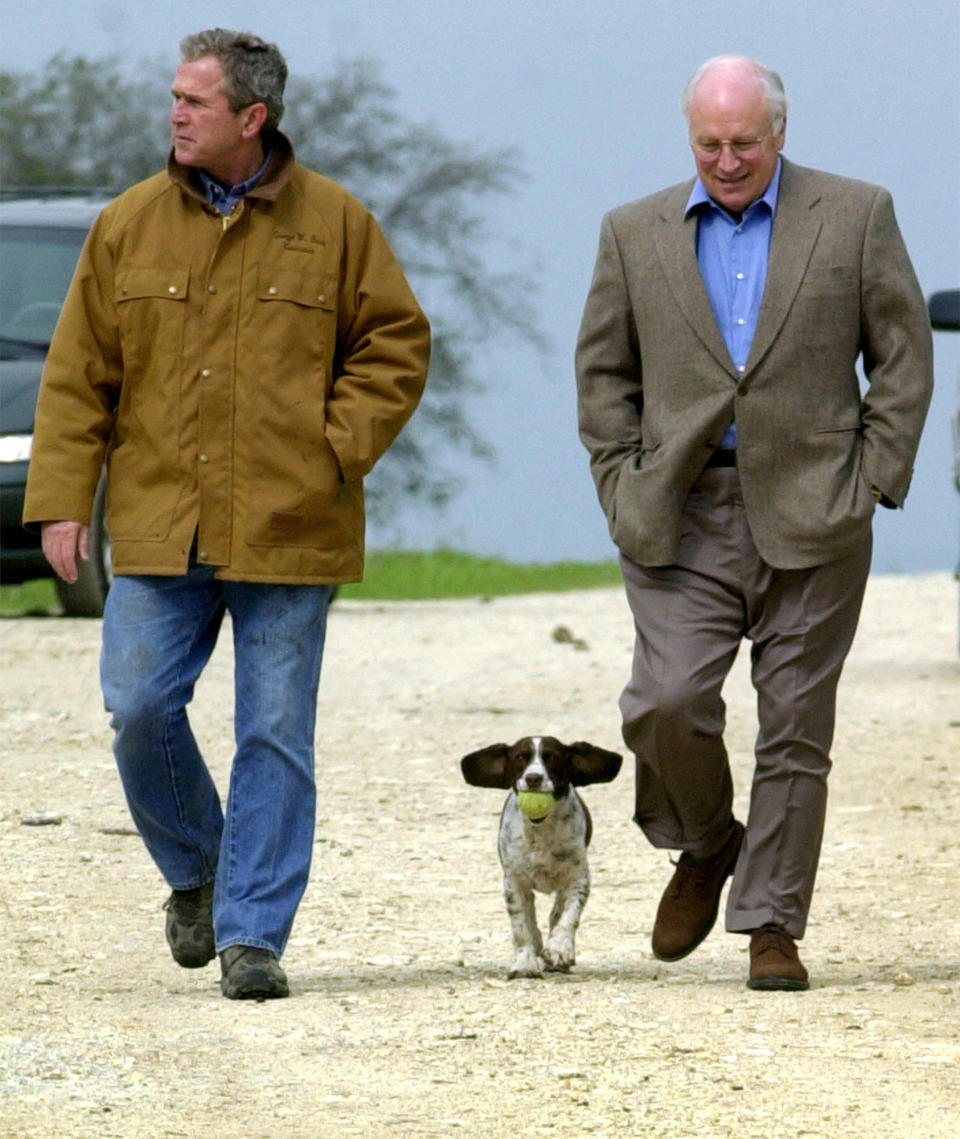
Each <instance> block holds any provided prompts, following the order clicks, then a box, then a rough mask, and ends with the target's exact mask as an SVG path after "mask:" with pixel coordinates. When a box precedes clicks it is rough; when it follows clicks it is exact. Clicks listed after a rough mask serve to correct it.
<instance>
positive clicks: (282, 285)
mask: <svg viewBox="0 0 960 1139" xmlns="http://www.w3.org/2000/svg"><path fill="white" fill-rule="evenodd" d="M181 52H182V59H181V63H180V65H179V67H178V68H177V71H176V76H175V79H174V83H173V109H172V111H171V114H170V123H171V132H172V150H171V153H170V157H169V160H168V163H167V170H166V172H164V173H161V174H157V175H155V176H154V177H152V178H148V179H147V180H146V181H145V182H141V183H139V184H138V185H136V186H133V187H132V188H131V189H130V190H128V191H126V192H125V193H124V194H122V195H121V196H120V197H119V198H117V199H116V200H115V201H114V202H112V203H111V204H110V205H109V206H108V207H107V208H106V209H105V210H104V211H103V213H102V214H101V216H100V218H99V219H98V220H97V222H96V223H95V224H94V226H93V228H92V230H91V232H90V235H89V238H88V240H87V242H86V245H85V247H84V250H83V253H82V255H81V258H80V262H79V265H78V268H77V272H76V275H75V277H74V280H73V283H72V285H71V287H70V291H69V294H68V296H67V299H66V302H65V304H64V308H63V313H62V315H61V319H60V323H59V325H58V328H57V331H56V334H55V336H54V340H53V343H52V345H51V348H50V353H49V357H48V361H47V365H46V368H45V371H44V376H43V382H42V385H41V392H40V399H39V405H38V410H37V419H36V430H35V436H34V449H33V456H32V459H31V464H30V476H29V483H28V488H27V499H26V506H25V513H24V521H25V523H26V524H28V525H35V526H40V527H41V530H42V537H43V548H44V552H45V554H46V556H47V558H48V559H49V561H50V563H51V565H52V566H53V568H54V569H55V570H56V571H57V573H58V574H59V575H60V576H61V577H63V578H65V579H66V580H68V581H69V580H73V579H75V576H76V572H77V571H76V565H77V562H76V559H77V557H78V556H79V557H81V558H83V557H85V556H86V554H87V550H88V541H89V531H88V525H89V520H90V511H91V505H92V502H93V497H94V492H95V488H96V484H97V480H98V478H99V476H100V471H101V468H102V466H103V464H104V463H106V466H107V479H108V483H107V504H108V505H107V512H108V513H107V521H108V529H109V531H110V537H111V549H112V557H113V568H114V572H115V575H116V576H115V579H114V582H113V585H112V587H111V589H110V593H109V595H108V598H107V604H106V609H105V613H104V620H103V653H102V660H101V679H102V686H103V692H104V699H105V703H106V707H107V709H108V711H109V712H110V713H111V715H112V720H111V723H112V725H113V728H114V731H115V738H114V753H115V756H116V759H117V764H118V768H119V771H120V776H121V779H122V782H123V787H124V791H125V794H126V796H127V800H128V803H129V805H130V810H131V813H132V815H133V818H134V820H135V822H136V824H137V826H138V828H139V830H140V833H141V835H142V836H143V839H144V842H145V843H146V846H147V848H148V850H149V852H150V854H151V855H152V856H153V858H154V860H155V861H156V863H157V865H158V867H159V868H160V870H161V872H162V873H163V874H164V876H165V878H166V879H167V881H168V883H169V884H170V886H171V887H172V891H173V892H172V894H171V896H170V898H169V900H168V902H167V907H166V908H167V916H166V933H167V940H168V942H169V944H170V948H171V951H172V953H173V956H174V958H175V959H176V960H177V962H178V963H179V964H181V965H183V966H185V967H187V968H195V967H200V966H203V965H205V964H206V963H207V962H208V961H210V960H212V959H213V957H214V956H216V955H217V954H218V953H219V955H220V961H221V987H222V990H223V992H224V995H226V996H227V997H231V998H238V997H239V998H244V997H253V998H263V997H281V996H285V995H286V994H287V991H288V987H287V981H286V977H285V975H284V972H283V970H282V968H281V966H280V963H279V958H280V956H281V954H282V953H283V949H284V946H285V944H286V941H287V937H288V935H289V933H290V928H291V926H292V923H293V919H294V915H295V913H296V909H297V906H298V904H299V902H300V898H301V897H302V894H303V891H304V889H305V887H306V883H307V876H308V872H309V865H310V853H311V848H312V842H313V824H314V809H315V808H314V804H315V783H314V772H313V737H314V721H315V716H316V699H317V687H318V683H319V674H320V663H321V656H322V651H323V640H324V630H325V625H326V613H327V606H328V603H329V599H330V596H331V592H332V586H333V585H335V584H336V583H338V582H345V581H354V580H357V579H359V578H360V576H361V575H362V571H363V542H364V507H363V478H364V476H365V475H366V474H367V473H368V472H369V471H370V469H371V468H372V467H373V465H374V463H375V462H376V461H377V459H379V457H380V456H381V455H382V454H383V453H384V451H385V450H386V449H387V448H388V447H389V446H390V444H391V443H392V442H393V440H394V439H395V437H396V436H397V434H398V432H399V431H400V430H401V428H402V427H403V425H404V423H405V422H406V420H407V419H408V418H409V416H410V415H411V414H412V412H413V410H414V408H415V407H416V405H417V402H418V400H419V398H420V395H421V393H422V391H423V386H424V383H425V379H426V370H427V361H428V355H429V329H428V324H427V321H426V318H425V317H424V315H423V313H422V312H421V310H420V308H419V306H418V305H417V302H416V300H415V298H414V296H413V294H412V293H411V291H410V288H409V286H408V285H407V282H406V280H405V279H404V276H403V273H402V271H401V269H400V267H399V266H398V264H397V262H396V260H395V259H394V257H393V254H392V253H391V251H390V249H389V247H388V245H387V243H386V241H385V239H384V237H383V235H382V234H381V232H380V230H379V228H378V226H377V224H376V222H375V221H374V219H373V218H372V217H371V216H370V214H369V213H368V212H367V210H366V209H365V208H364V207H363V206H362V205H361V204H360V203H359V202H357V201H356V199H354V198H353V197H351V196H350V195H349V194H348V193H347V192H346V191H345V190H343V189H342V188H341V187H340V186H338V185H336V184H335V183H333V182H331V181H330V180H328V179H326V178H323V177H322V176H321V175H319V174H316V173H314V172H312V171H310V170H307V169H306V168H304V167H302V166H300V165H298V164H297V163H296V162H295V160H294V155H293V148H292V146H291V144H290V142H289V141H288V140H287V138H286V137H285V136H284V135H283V134H281V133H280V131H279V130H278V129H277V125H278V123H279V120H280V116H281V114H282V112H283V89H284V84H285V80H286V65H285V63H284V60H283V57H282V56H281V54H280V52H279V51H278V50H277V48H276V47H275V46H274V45H272V44H267V43H265V42H263V41H262V40H260V39H259V38H258V37H256V36H252V35H249V34H246V33H239V34H238V33H234V32H227V31H224V30H223V29H214V30H211V31H206V32H201V33H198V34H197V35H194V36H190V37H188V38H187V39H186V40H184V42H183V44H182V45H181ZM225 612H229V613H230V617H231V623H232V628H233V636H234V646H235V657H236V713H235V732H236V753H235V756H234V760H233V766H232V772H231V778H230V788H229V794H228V797H227V803H226V810H225V811H224V810H222V808H221V802H220V798H219V795H218V792H217V789H216V787H215V786H214V783H213V780H212V779H211V777H210V774H209V772H208V770H207V767H206V764H205V763H204V760H203V758H202V756H201V754H200V752H199V749H198V747H197V744H196V741H195V740H194V737H193V734H192V732H191V730H190V725H189V722H188V719H187V715H186V707H187V705H188V703H189V701H190V699H191V697H192V695H193V688H194V684H195V682H196V680H197V678H198V676H199V675H200V673H201V671H202V670H203V668H204V666H205V664H206V663H207V661H208V660H209V657H210V654H211V653H212V651H213V648H214V645H215V643H216V639H217V635H218V632H219V628H220V624H221V621H222V618H223V615H224V613H225Z"/></svg>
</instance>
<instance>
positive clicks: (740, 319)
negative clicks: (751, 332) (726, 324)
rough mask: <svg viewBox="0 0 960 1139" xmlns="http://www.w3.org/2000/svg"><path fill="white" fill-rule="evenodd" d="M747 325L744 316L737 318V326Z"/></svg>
mask: <svg viewBox="0 0 960 1139" xmlns="http://www.w3.org/2000/svg"><path fill="white" fill-rule="evenodd" d="M745 323H746V322H745V321H744V319H743V317H742V316H738V317H737V324H745Z"/></svg>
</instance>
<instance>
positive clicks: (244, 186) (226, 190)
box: [197, 150, 272, 214]
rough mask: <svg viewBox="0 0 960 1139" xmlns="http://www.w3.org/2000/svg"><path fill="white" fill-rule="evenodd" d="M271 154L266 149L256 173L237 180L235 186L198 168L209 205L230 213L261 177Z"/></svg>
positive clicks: (221, 211)
mask: <svg viewBox="0 0 960 1139" xmlns="http://www.w3.org/2000/svg"><path fill="white" fill-rule="evenodd" d="M271 155H272V151H269V150H268V151H267V156H266V158H264V160H263V165H262V166H261V167H260V169H259V170H258V171H257V172H256V174H251V175H250V177H249V178H248V179H247V180H246V181H245V182H238V183H237V185H236V186H224V185H223V184H222V183H221V182H218V181H217V180H216V178H214V177H212V175H210V174H208V173H207V172H206V170H204V169H203V168H202V167H201V168H200V169H198V171H197V173H198V174H199V175H200V181H201V182H202V183H203V190H204V193H205V194H206V197H207V201H208V202H209V203H210V205H211V206H213V208H214V209H216V210H219V211H220V213H222V214H230V213H232V212H233V208H234V206H235V205H236V204H237V202H239V201H240V199H241V198H242V197H243V196H244V195H245V194H249V193H250V191H251V190H252V189H253V187H254V186H256V184H257V183H258V182H259V181H260V179H261V178H262V177H263V174H264V171H265V170H266V169H267V164H268V163H269V161H270V158H271Z"/></svg>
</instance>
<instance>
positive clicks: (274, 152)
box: [167, 131, 296, 205]
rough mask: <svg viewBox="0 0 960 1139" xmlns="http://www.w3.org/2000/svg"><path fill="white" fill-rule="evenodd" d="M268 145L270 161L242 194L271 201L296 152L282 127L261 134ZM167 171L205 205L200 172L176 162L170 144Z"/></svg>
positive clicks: (276, 195) (285, 179) (184, 189)
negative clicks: (250, 188)
mask: <svg viewBox="0 0 960 1139" xmlns="http://www.w3.org/2000/svg"><path fill="white" fill-rule="evenodd" d="M268 147H269V149H270V161H269V162H268V163H267V168H266V170H264V172H263V176H262V177H261V179H260V181H259V182H257V184H256V186H254V187H253V189H252V190H251V191H250V192H249V193H248V194H247V195H246V196H247V197H248V198H261V199H263V200H264V201H268V202H273V201H276V199H277V198H278V197H279V195H280V192H281V191H282V190H283V188H284V186H286V184H287V182H288V181H289V179H290V174H291V173H292V171H293V166H294V163H295V162H296V156H295V155H294V151H293V143H292V142H291V141H290V140H289V139H288V138H287V136H286V135H285V134H283V132H282V131H270V133H269V135H268V136H267V137H265V138H264V148H265V149H266V148H268ZM167 174H168V175H169V176H170V178H171V179H172V181H174V182H175V183H176V184H177V185H178V186H179V187H180V188H181V189H182V190H183V191H184V192H185V193H187V194H189V195H190V197H191V198H196V199H197V200H198V201H200V202H202V203H203V204H204V205H207V197H206V194H205V193H204V188H203V183H202V181H201V180H200V174H199V173H198V171H197V170H196V169H195V168H194V167H192V166H184V165H183V164H182V163H180V162H177V160H176V159H175V158H174V156H173V149H172V148H171V150H170V153H169V155H168V156H167Z"/></svg>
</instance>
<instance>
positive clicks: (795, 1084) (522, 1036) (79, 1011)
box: [0, 574, 960, 1139]
mask: <svg viewBox="0 0 960 1139" xmlns="http://www.w3.org/2000/svg"><path fill="white" fill-rule="evenodd" d="M955 620H956V584H955V583H954V582H953V581H952V579H951V578H950V577H949V576H948V575H947V574H935V575H929V576H928V575H922V576H909V577H907V576H904V577H878V578H874V579H872V580H871V583H870V587H869V591H868V596H867V602H866V606H865V612H864V616H863V620H862V623H861V631H860V634H859V637H858V640H857V643H856V645H855V648H854V651H853V654H852V656H851V659H850V661H849V664H848V667H847V671H846V674H845V677H844V681H843V682H842V685H841V698H840V713H839V727H838V733H837V739H836V745H835V748H834V760H835V770H834V774H833V777H832V785H831V800H830V807H829V817H828V823H827V834H826V840H825V844H824V851H823V859H822V863H821V873H820V878H819V883H818V889H817V894H816V897H815V901H814V910H813V914H812V918H811V923H810V927H809V929H808V933H807V938H806V940H805V941H804V943H803V945H802V951H803V956H804V960H805V962H806V964H807V965H808V967H809V969H810V972H811V978H812V988H811V990H810V992H808V993H805V994H789V993H771V994H765V993H752V992H750V991H749V990H747V989H746V988H745V986H744V980H745V976H746V940H745V939H744V938H742V937H735V936H733V935H729V934H726V933H724V932H723V931H722V929H720V928H719V927H718V928H717V929H716V930H715V931H714V932H713V934H712V935H711V936H710V938H709V939H708V940H707V941H706V942H705V944H704V945H703V946H702V947H701V948H700V949H699V950H698V951H697V952H696V953H695V954H693V955H692V956H691V957H689V958H688V959H686V960H685V961H683V962H680V963H679V964H676V965H672V966H668V965H663V964H661V963H659V962H657V961H655V960H654V959H653V957H652V956H651V953H650V948H649V938H650V928H651V922H652V919H653V914H654V911H655V909H656V903H657V899H658V897H659V894H660V891H661V889H662V887H663V885H664V883H665V881H666V879H667V877H668V875H669V872H670V866H669V863H668V861H667V857H666V855H665V854H663V853H662V852H657V851H654V850H653V849H651V848H650V847H648V846H647V845H646V843H645V841H644V840H643V839H642V837H641V836H640V834H639V832H638V831H637V830H636V828H635V827H634V826H633V824H632V823H631V821H630V813H631V800H632V793H633V775H632V769H631V765H630V763H626V764H625V766H624V772H623V773H622V774H621V776H620V777H619V778H618V780H617V781H616V782H615V783H614V784H612V785H609V786H602V787H596V788H590V789H588V794H587V795H586V798H587V800H588V802H589V804H590V807H591V810H592V813H593V816H594V821H595V828H596V829H595V838H594V845H593V847H592V848H591V866H592V871H593V882H594V886H593V895H592V897H591V900H590V903H589V905H588V906H587V909H586V913H585V916H584V920H583V924H582V926H581V931H580V937H579V940H578V964H577V967H576V969H575V971H574V972H573V973H571V974H570V975H569V976H556V975H555V976H551V977H548V978H547V979H545V980H543V981H539V982H537V981H515V982H507V981H506V967H507V964H508V960H509V937H508V929H507V921H506V916H505V912H504V908H503V902H502V898H501V893H500V882H499V869H498V866H497V858H496V849H495V831H496V822H497V815H498V812H499V808H500V798H501V797H500V793H499V792H496V791H489V792H488V791H478V790H476V789H472V788H468V787H467V786H466V785H465V784H463V783H462V781H461V779H460V775H459V769H458V759H459V757H460V755H461V754H462V753H463V752H465V751H468V750H471V749H472V748H474V747H479V746H481V745H483V744H486V743H490V742H493V741H495V740H498V739H513V738H515V737H517V736H520V735H524V734H527V733H529V732H533V731H543V732H549V733H552V734H555V735H558V736H561V737H563V738H573V737H577V738H586V739H592V740H594V741H595V742H597V743H599V744H601V745H603V746H606V747H611V748H614V749H617V750H619V732H618V720H617V711H616V699H617V695H618V693H619V690H620V687H621V686H622V683H623V681H624V679H625V677H626V674H627V669H628V665H629V659H630V647H631V646H630V640H631V629H630V622H629V617H628V614H627V609H626V605H625V603H624V601H623V599H622V597H621V595H620V592H619V591H618V590H601V591H596V592H583V593H572V594H558V595H536V596H529V597H518V598H508V599H497V600H493V601H489V602H483V601H466V602H444V603H420V604H389V605H373V604H369V603H367V604H364V603H357V602H352V603H351V602H343V603H340V604H338V605H337V606H336V608H335V610H334V612H333V615H332V618H331V626H330V633H329V642H328V650H327V656H326V664H325V672H324V679H323V682H322V686H321V709H320V714H319V722H318V771H319V773H320V776H319V782H320V785H321V800H320V806H319V817H318V826H317V833H316V843H315V849H314V869H313V877H312V881H311V885H310V887H309V890H308V894H307V897H306V899H305V901H304V904H303V906H302V908H301V911H300V914H299V917H298V920H297V924H296V926H295V929H294V933H293V937H292V939H291V942H290V945H289V946H288V949H287V954H286V956H285V959H284V963H285V966H286V969H287V972H288V974H289V977H290V982H291V989H292V995H291V998H290V999H289V1000H287V1001H276V1002H271V1003H264V1004H256V1003H245V1002H244V1003H241V1002H231V1001H226V1000H224V999H223V998H222V997H221V996H220V993H219V988H218V983H217V982H218V973H217V970H216V967H215V966H211V967H209V968H208V969H205V970H200V971H193V972H188V971H184V970H180V969H178V968H177V967H176V965H174V963H173V962H172V960H171V959H170V957H169V955H168V952H167V949H166V945H165V943H164V940H163V913H162V910H161V905H162V902H163V900H164V898H165V896H166V889H165V887H164V885H163V883H162V881H161V880H160V878H159V876H158V874H157V872H156V871H155V869H154V868H153V866H152V864H151V863H150V861H149V859H148V858H147V856H146V854H145V852H144V850H143V848H142V845H141V843H140V840H139V838H138V837H137V836H136V835H133V834H131V833H129V828H130V824H129V819H128V816H127V812H126V808H125V805H124V802H123V799H122V795H121V792H120V788H119V784H118V780H117V777H116V774H115V771H114V768H113V763H112V759H111V756H110V746H109V742H110V741H109V730H108V726H107V723H106V718H105V716H104V713H103V711H102V709H101V704H100V697H99V692H98V687H97V678H96V670H97V653H98V644H99V624H98V623H97V622H91V621H70V620H65V619H50V618H46V619H45V618H21V619H15V620H5V621H2V622H0V637H2V643H3V665H4V682H3V685H2V691H0V732H2V734H0V738H2V740H3V745H2V750H3V762H2V764H0V922H2V929H3V933H4V937H3V939H2V943H0V1135H3V1136H37V1137H40V1136H42V1137H44V1139H48V1137H52V1136H57V1137H66V1136H71V1137H72V1136H80V1137H86V1136H91V1137H93V1136H96V1137H98V1139H107V1137H113V1136H116V1137H124V1139H126V1137H128V1136H129V1137H136V1139H153V1137H157V1139H160V1137H163V1139H174V1137H184V1136H185V1137H190V1139H193V1137H194V1136H196V1137H200V1136H203V1137H209V1139H218V1137H224V1139H225V1137H237V1136H243V1137H248V1136H249V1137H260V1136H263V1137H267V1136H270V1137H275V1136H281V1137H287V1136H290V1137H315V1136H316V1137H328V1136H329V1137H340V1136H352V1135H358V1136H360V1135H362V1136H368V1137H380V1136H404V1137H418V1139H419V1137H429V1136H445V1137H447V1136H450V1135H458V1134H459V1135H464V1136H470V1137H471V1139H477V1137H479V1139H487V1137H491V1139H493V1137H500V1136H504V1137H507V1136H510V1137H517V1136H540V1135H543V1136H557V1137H560V1136H562V1137H568V1136H579V1135H581V1134H588V1135H598V1136H619V1135H633V1136H644V1137H650V1139H661V1137H662V1139H685V1137H688V1136H689V1137H694V1136H695V1137H697V1139H730V1137H736V1139H740V1137H752V1136H757V1137H760V1136H769V1135H772V1134H776V1135H784V1136H790V1137H797V1136H807V1137H811V1136H816V1137H829V1139H833V1137H836V1136H857V1137H860V1139H865V1137H869V1139H885V1137H891V1139H892V1137H897V1139H900V1137H907V1136H915V1135H924V1136H926V1137H927V1139H948V1137H949V1139H953V1137H954V1136H956V1135H957V1134H958V1132H960V658H958V655H957V643H956V642H957V638H956V624H955ZM558 626H563V627H565V628H566V629H567V630H568V631H569V632H570V633H571V634H572V639H564V638H563V637H561V638H560V639H556V638H555V636H554V633H555V630H556V629H557V627H558ZM228 641H229V638H228V637H226V636H225V637H224V638H223V639H222V643H221V645H220V647H219V648H218V650H217V655H216V656H215V658H214V661H213V662H212V664H211V667H210V669H209V670H208V673H207V674H206V675H205V677H204V678H203V680H202V682H201V684H200V686H199V690H198V693H197V698H196V701H195V714H194V723H195V726H196V729H197V732H198V735H199V737H200V739H201V741H202V743H203V745H204V746H205V748H206V749H207V754H208V756H209V758H210V763H211V766H212V768H213V769H214V771H215V773H216V775H217V778H218V781H219V782H220V783H221V785H222V786H223V785H224V784H225V778H226V772H227V767H228V763H229V756H230V751H231V744H232V682H231V655H230V648H229V643H228ZM577 641H582V642H585V645H584V644H580V645H578V644H577ZM726 697H727V703H728V725H729V726H728V741H729V743H730V746H731V753H732V754H733V755H734V756H735V757H736V778H737V789H738V807H739V809H740V811H742V810H743V808H744V805H745V799H744V797H745V794H746V791H747V787H748V782H749V777H750V771H751V758H750V752H751V746H752V738H753V735H754V731H755V726H754V710H753V697H752V693H751V689H750V685H749V679H748V676H747V671H746V662H745V660H741V661H738V664H737V666H736V668H735V671H734V673H733V675H732V676H731V678H730V681H729V684H728V686H727V691H726Z"/></svg>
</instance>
